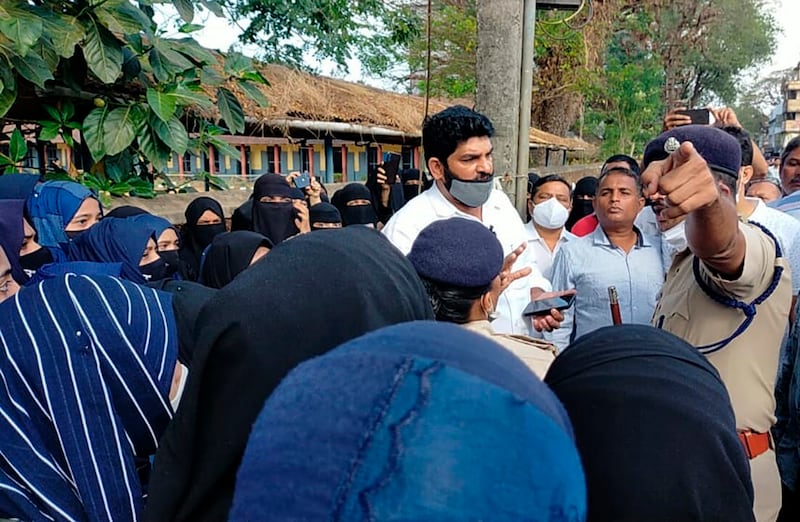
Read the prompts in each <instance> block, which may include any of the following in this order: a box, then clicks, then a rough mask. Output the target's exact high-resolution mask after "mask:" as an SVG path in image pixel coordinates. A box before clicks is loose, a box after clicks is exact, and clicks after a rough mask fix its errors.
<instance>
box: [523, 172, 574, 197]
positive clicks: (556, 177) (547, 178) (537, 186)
mask: <svg viewBox="0 0 800 522" xmlns="http://www.w3.org/2000/svg"><path fill="white" fill-rule="evenodd" d="M554 181H558V182H559V183H563V184H564V185H566V186H567V190H569V197H572V186H571V185H570V184H569V181H567V180H565V179H564V178H562V177H561V176H559V175H558V174H548V175H547V176H544V177H542V178H539V181H537V182H536V183H535V184H534V185H533V191H531V198H533V197H534V196H535V195H536V193H537V192H539V189H540V188H541V187H542V185H544V184H545V183H552V182H554Z"/></svg>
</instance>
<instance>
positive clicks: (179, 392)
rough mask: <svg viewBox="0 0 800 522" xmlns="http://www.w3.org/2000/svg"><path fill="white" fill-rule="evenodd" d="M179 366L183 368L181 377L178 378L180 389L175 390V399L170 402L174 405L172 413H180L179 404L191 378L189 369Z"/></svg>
mask: <svg viewBox="0 0 800 522" xmlns="http://www.w3.org/2000/svg"><path fill="white" fill-rule="evenodd" d="M178 364H180V366H181V376H180V377H179V378H178V389H177V390H175V397H173V398H171V399H170V400H169V403H170V404H172V411H178V404H180V402H181V397H183V389H184V388H185V387H186V379H188V378H189V368H187V367H186V366H184V365H183V364H181V363H178Z"/></svg>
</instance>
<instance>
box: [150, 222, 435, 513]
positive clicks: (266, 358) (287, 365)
mask: <svg viewBox="0 0 800 522" xmlns="http://www.w3.org/2000/svg"><path fill="white" fill-rule="evenodd" d="M319 281H336V285H320V284H319V283H318V282H319ZM417 319H433V312H432V311H431V308H430V304H429V302H428V297H427V295H426V294H425V289H424V288H423V286H422V283H421V282H420V281H419V278H418V277H417V275H416V273H415V272H414V268H413V267H412V266H411V263H409V262H408V260H407V259H406V258H405V256H403V255H402V254H401V253H400V251H399V250H397V249H396V248H395V247H393V246H392V245H391V244H390V243H389V242H388V241H387V240H385V238H384V237H383V236H382V235H381V234H380V233H379V232H377V231H375V230H368V229H365V228H362V227H355V228H353V229H340V230H332V231H330V232H329V233H327V234H304V235H302V236H299V237H297V238H295V239H292V240H291V241H287V242H285V243H282V244H280V245H277V246H276V247H275V249H273V250H272V252H270V253H269V255H268V256H267V258H266V259H265V260H264V262H263V263H257V264H256V265H254V266H253V267H252V268H251V269H249V270H247V271H246V272H244V273H242V274H241V275H240V276H239V277H237V278H236V279H235V280H234V281H233V282H231V283H230V284H229V285H228V286H226V287H225V288H223V289H221V290H218V291H217V294H216V296H214V298H212V299H211V300H210V301H209V302H208V303H207V304H206V306H205V307H204V308H203V311H202V312H201V314H200V317H199V318H198V321H197V325H198V328H197V330H196V335H195V340H196V342H195V346H196V350H195V353H194V358H193V368H192V372H191V373H190V375H189V380H188V382H187V384H186V391H185V392H184V394H183V398H182V399H181V406H180V408H179V409H178V412H177V415H176V417H175V420H174V422H173V423H172V424H171V425H170V428H169V430H168V433H167V434H166V435H165V436H164V437H163V439H162V441H161V444H162V445H161V448H160V450H159V452H158V454H157V455H156V460H155V468H154V473H153V477H152V480H151V486H150V496H149V500H148V505H147V513H146V515H147V516H146V519H147V520H154V521H161V520H175V521H179V520H197V519H203V520H226V519H227V516H228V511H229V509H230V506H231V501H232V496H233V489H234V482H235V478H236V471H237V469H238V467H239V463H240V462H241V459H242V455H243V453H244V449H245V446H246V443H247V439H248V436H249V433H250V428H251V426H252V424H253V422H254V421H255V419H256V417H257V416H258V413H259V411H260V410H261V407H262V406H263V404H264V400H265V399H266V398H267V397H268V396H269V394H270V393H272V390H274V389H275V387H276V386H277V385H278V383H280V381H281V379H283V377H284V376H286V374H287V373H288V372H289V371H290V370H291V369H292V368H294V367H295V366H297V365H298V364H300V363H301V362H303V361H304V360H307V359H310V358H312V357H315V356H317V355H320V354H323V353H325V352H327V351H329V350H331V349H332V348H334V347H336V346H338V345H339V344H341V343H343V342H345V341H348V340H350V339H353V338H355V337H358V336H359V335H362V334H364V333H367V332H370V331H373V330H376V329H378V328H381V327H382V326H387V325H390V324H396V323H402V322H406V321H412V320H417Z"/></svg>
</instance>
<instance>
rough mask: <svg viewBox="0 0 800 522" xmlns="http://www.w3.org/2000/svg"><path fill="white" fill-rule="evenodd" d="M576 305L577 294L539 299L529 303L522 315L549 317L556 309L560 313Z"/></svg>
mask: <svg viewBox="0 0 800 522" xmlns="http://www.w3.org/2000/svg"><path fill="white" fill-rule="evenodd" d="M574 303H575V294H569V295H562V296H558V297H548V298H545V299H537V300H535V301H531V302H530V303H528V306H527V307H525V310H524V311H523V312H522V315H525V316H529V315H547V314H549V313H550V310H552V309H553V308H555V309H556V310H558V311H562V310H566V309H567V308H569V307H570V306H572V305H573V304H574Z"/></svg>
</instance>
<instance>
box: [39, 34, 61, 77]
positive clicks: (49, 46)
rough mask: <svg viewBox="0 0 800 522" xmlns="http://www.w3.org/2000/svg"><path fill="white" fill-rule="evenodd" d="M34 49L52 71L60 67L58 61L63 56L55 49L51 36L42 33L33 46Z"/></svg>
mask: <svg viewBox="0 0 800 522" xmlns="http://www.w3.org/2000/svg"><path fill="white" fill-rule="evenodd" d="M33 51H34V52H35V53H36V54H38V55H39V56H41V57H42V60H43V61H44V63H45V64H46V65H47V68H48V69H49V70H51V71H55V70H56V69H58V62H59V60H61V58H60V57H59V56H58V53H57V52H56V50H55V44H54V43H53V41H52V40H51V39H50V37H49V36H46V35H42V37H41V38H39V41H38V42H37V43H36V45H34V46H33Z"/></svg>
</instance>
